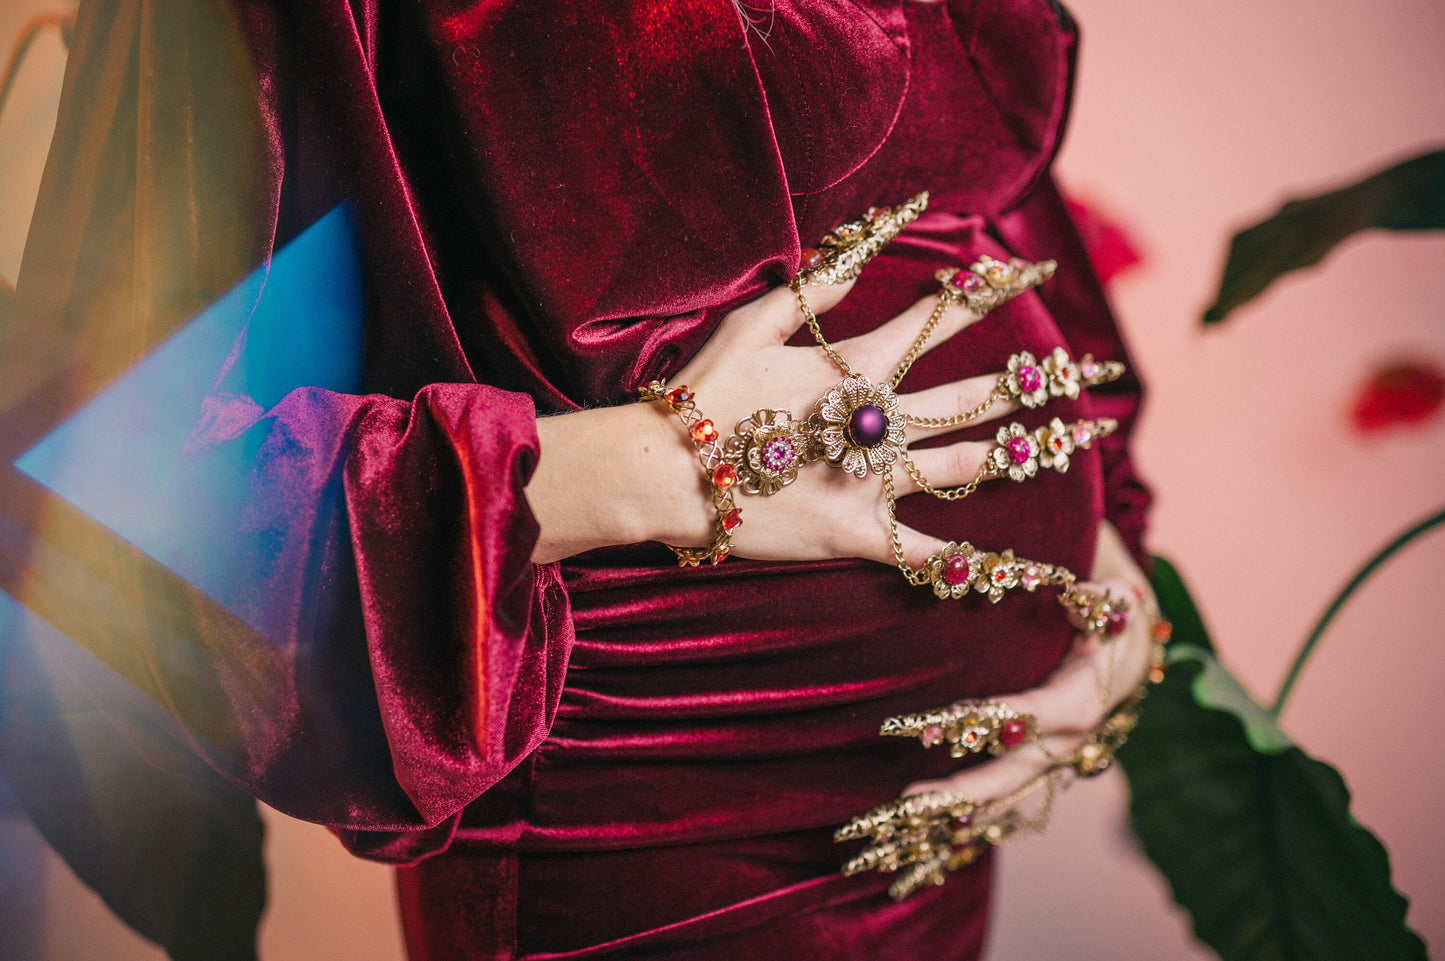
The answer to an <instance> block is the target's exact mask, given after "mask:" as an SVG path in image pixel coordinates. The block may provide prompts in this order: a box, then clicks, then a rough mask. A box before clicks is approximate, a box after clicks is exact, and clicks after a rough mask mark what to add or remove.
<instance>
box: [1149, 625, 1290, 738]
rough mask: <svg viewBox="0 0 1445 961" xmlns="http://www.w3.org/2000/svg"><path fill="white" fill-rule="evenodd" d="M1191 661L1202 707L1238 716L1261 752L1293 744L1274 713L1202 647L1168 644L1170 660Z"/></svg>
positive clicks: (1172, 663) (1178, 662)
mask: <svg viewBox="0 0 1445 961" xmlns="http://www.w3.org/2000/svg"><path fill="white" fill-rule="evenodd" d="M1190 661H1193V662H1194V663H1196V664H1198V665H1199V668H1200V670H1199V672H1198V674H1196V675H1195V678H1194V684H1193V685H1192V686H1193V690H1192V692H1191V693H1192V694H1193V695H1194V701H1195V703H1196V704H1199V705H1200V706H1201V707H1207V708H1213V709H1215V710H1218V711H1228V712H1229V713H1231V714H1233V715H1234V716H1235V717H1237V718H1239V720H1240V722H1241V723H1242V724H1243V725H1244V736H1245V738H1246V739H1248V741H1249V745H1250V747H1252V748H1254V749H1255V750H1256V751H1258V752H1259V753H1261V754H1278V753H1280V752H1281V751H1283V750H1285V749H1287V748H1289V747H1292V746H1293V743H1294V742H1292V741H1291V740H1290V739H1289V735H1287V734H1285V733H1284V731H1281V730H1280V729H1279V725H1278V724H1277V723H1275V719H1274V715H1273V714H1271V713H1270V712H1269V711H1268V710H1267V709H1266V708H1264V707H1263V706H1262V705H1261V704H1260V703H1259V702H1258V701H1256V700H1255V699H1254V698H1252V697H1250V696H1249V692H1248V691H1246V690H1245V689H1244V687H1243V685H1241V684H1240V683H1239V680H1238V678H1236V677H1235V676H1234V675H1233V674H1231V673H1229V669H1228V668H1226V667H1225V666H1224V665H1223V664H1221V663H1219V661H1218V660H1217V659H1216V658H1215V656H1214V655H1213V654H1211V653H1210V652H1209V651H1206V650H1205V649H1204V648H1202V647H1195V646H1193V645H1191V644H1184V645H1179V644H1172V645H1170V648H1169V664H1170V666H1171V667H1173V665H1175V664H1185V663H1188V662H1190Z"/></svg>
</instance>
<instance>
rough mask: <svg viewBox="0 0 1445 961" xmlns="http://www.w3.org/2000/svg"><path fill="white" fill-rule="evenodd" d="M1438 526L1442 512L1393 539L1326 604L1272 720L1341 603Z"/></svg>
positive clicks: (1444, 514)
mask: <svg viewBox="0 0 1445 961" xmlns="http://www.w3.org/2000/svg"><path fill="white" fill-rule="evenodd" d="M1442 523H1445V510H1440V511H1437V512H1436V513H1434V514H1432V515H1430V516H1429V517H1427V518H1425V519H1424V520H1422V521H1420V522H1419V523H1418V524H1416V525H1415V526H1414V527H1412V528H1410V529H1409V530H1407V531H1405V532H1404V533H1403V534H1401V535H1400V536H1399V537H1396V538H1395V539H1394V540H1393V541H1391V542H1390V543H1388V544H1386V545H1385V546H1384V547H1383V548H1381V549H1380V551H1379V553H1377V554H1376V555H1375V556H1374V557H1372V558H1370V559H1369V561H1368V562H1366V564H1365V566H1364V567H1362V568H1360V570H1359V572H1358V573H1356V574H1355V576H1354V577H1352V578H1350V582H1349V583H1348V584H1346V585H1345V586H1344V589H1343V590H1341V591H1340V592H1339V593H1338V594H1336V595H1335V599H1334V600H1333V601H1331V602H1330V606H1329V607H1327V608H1325V612H1324V614H1323V615H1322V616H1321V617H1320V619H1319V623H1317V624H1315V629H1314V630H1312V631H1310V636H1309V637H1307V638H1306V639H1305V642H1304V646H1303V647H1301V648H1300V651H1299V653H1298V654H1296V655H1295V659H1294V664H1292V665H1290V669H1289V675H1288V676H1287V677H1286V678H1285V679H1284V684H1283V685H1282V686H1281V687H1280V689H1279V695H1278V696H1277V697H1275V699H1274V706H1273V707H1271V708H1270V709H1269V713H1270V715H1271V716H1272V717H1274V718H1275V719H1276V720H1277V719H1278V718H1279V715H1280V712H1281V711H1283V710H1284V702H1285V701H1286V700H1287V699H1288V698H1289V692H1290V690H1291V689H1293V688H1294V684H1295V681H1296V680H1298V679H1299V675H1300V671H1301V670H1303V669H1304V665H1305V661H1306V660H1307V659H1308V658H1309V656H1310V654H1312V653H1313V652H1314V649H1315V645H1316V644H1318V643H1319V640H1320V637H1321V636H1322V635H1323V634H1324V633H1325V628H1327V627H1329V626H1330V621H1332V620H1334V618H1335V615H1336V614H1338V613H1339V612H1340V608H1342V607H1344V606H1345V602H1346V601H1348V600H1349V599H1350V598H1351V597H1352V596H1353V595H1354V593H1355V591H1357V590H1359V588H1360V585H1362V584H1364V583H1365V581H1366V580H1368V579H1369V577H1370V575H1371V574H1373V573H1375V570H1376V569H1377V568H1378V567H1379V566H1380V565H1381V564H1383V563H1385V562H1386V561H1387V560H1389V559H1390V558H1391V557H1393V556H1394V555H1395V553H1396V552H1397V551H1399V550H1400V549H1401V548H1402V547H1404V546H1405V545H1406V544H1408V543H1410V542H1411V541H1413V540H1414V539H1415V538H1417V537H1419V536H1420V535H1421V534H1424V533H1426V532H1427V531H1429V530H1430V529H1431V528H1432V527H1438V526H1439V525H1440V524H1442Z"/></svg>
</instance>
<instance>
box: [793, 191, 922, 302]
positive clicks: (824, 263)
mask: <svg viewBox="0 0 1445 961" xmlns="http://www.w3.org/2000/svg"><path fill="white" fill-rule="evenodd" d="M927 207H928V191H926V190H925V191H924V192H923V193H921V194H918V195H917V196H916V197H912V198H910V199H909V200H906V201H904V202H903V203H901V204H899V205H898V206H896V207H869V208H868V210H867V212H865V213H864V214H863V216H862V217H859V218H858V219H857V220H850V221H848V222H847V223H844V224H839V225H838V226H837V227H834V228H833V229H832V230H831V231H829V232H828V234H827V236H825V237H824V238H823V239H822V240H820V241H819V242H818V246H816V247H807V248H804V249H803V252H802V258H801V262H800V264H799V266H798V273H797V275H796V276H795V277H794V278H793V284H792V286H793V289H794V290H797V289H798V288H801V287H805V286H810V285H813V284H841V283H844V282H846V281H849V280H852V279H853V278H854V277H857V276H858V274H859V273H860V272H861V271H862V270H863V267H864V265H865V264H867V263H868V261H870V260H872V259H873V258H874V257H876V256H877V255H878V252H879V251H881V250H882V249H883V248H884V247H886V246H888V244H889V242H890V241H892V240H893V238H894V237H897V236H898V234H899V232H900V231H901V230H903V228H904V227H906V226H908V225H909V224H911V223H913V221H915V220H917V219H918V216H919V214H921V213H923V211H924V210H925V209H927Z"/></svg>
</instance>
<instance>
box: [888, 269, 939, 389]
mask: <svg viewBox="0 0 1445 961" xmlns="http://www.w3.org/2000/svg"><path fill="white" fill-rule="evenodd" d="M948 303H949V300H948V295H947V294H946V293H944V292H943V291H941V290H940V291H939V292H938V303H937V304H936V305H934V308H933V312H932V313H931V314H929V315H928V320H927V321H926V322H925V323H924V325H923V329H922V330H920V331H919V332H918V336H917V337H915V338H913V344H912V346H910V347H909V348H908V353H906V354H904V355H903V359H902V360H901V361H899V362H898V369H897V370H895V371H894V372H893V376H892V377H890V378H888V387H889V388H890V389H891V390H897V389H898V385H899V383H901V382H902V380H903V375H904V374H906V373H908V368H910V367H912V366H913V362H914V361H915V360H917V359H918V358H919V356H920V355H922V353H923V345H924V344H926V343H928V338H929V337H931V336H933V331H934V328H936V327H937V326H938V322H939V321H941V320H942V319H943V315H944V314H945V313H946V312H947V311H948Z"/></svg>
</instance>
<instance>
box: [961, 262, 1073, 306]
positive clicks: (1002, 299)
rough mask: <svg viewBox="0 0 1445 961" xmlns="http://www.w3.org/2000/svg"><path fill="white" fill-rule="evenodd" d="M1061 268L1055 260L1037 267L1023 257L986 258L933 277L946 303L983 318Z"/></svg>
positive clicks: (1039, 263)
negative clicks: (960, 306) (962, 307)
mask: <svg viewBox="0 0 1445 961" xmlns="http://www.w3.org/2000/svg"><path fill="white" fill-rule="evenodd" d="M1058 268H1059V263H1058V261H1056V260H1040V261H1038V262H1037V263H1034V262H1031V261H1027V260H1024V259H1023V258H1021V257H1011V258H1009V259H1008V260H999V259H997V258H995V257H990V256H988V255H987V254H984V255H983V256H982V257H980V258H979V259H978V260H976V261H974V262H973V263H972V264H969V265H968V266H967V267H946V268H944V269H943V270H940V271H938V272H937V273H935V274H934V275H933V276H934V278H935V279H937V281H938V284H939V290H940V292H941V293H942V295H943V297H944V298H945V299H946V300H948V301H950V302H952V303H956V304H962V305H963V306H964V307H966V308H968V310H969V311H971V312H972V313H973V314H974V315H975V316H977V317H982V316H984V315H985V314H987V313H988V312H989V311H991V310H993V309H995V308H997V307H1001V306H1003V305H1004V304H1006V303H1008V302H1009V301H1010V300H1013V299H1014V298H1015V297H1017V296H1018V295H1019V294H1021V293H1023V292H1024V291H1026V290H1032V289H1033V288H1035V287H1037V286H1039V285H1040V284H1042V283H1043V282H1044V281H1046V280H1048V279H1049V278H1050V277H1052V276H1053V275H1054V271H1055V270H1058Z"/></svg>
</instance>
